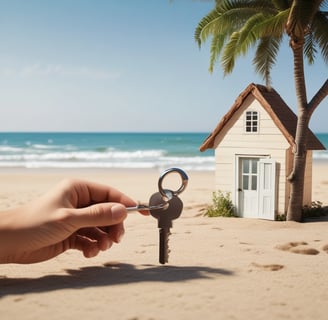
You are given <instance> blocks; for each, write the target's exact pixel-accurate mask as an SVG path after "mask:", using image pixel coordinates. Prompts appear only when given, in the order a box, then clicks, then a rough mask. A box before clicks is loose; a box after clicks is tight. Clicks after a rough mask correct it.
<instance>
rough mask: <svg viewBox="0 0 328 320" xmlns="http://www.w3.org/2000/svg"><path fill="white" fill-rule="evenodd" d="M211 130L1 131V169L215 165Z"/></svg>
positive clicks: (210, 167) (209, 167)
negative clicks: (204, 147)
mask: <svg viewBox="0 0 328 320" xmlns="http://www.w3.org/2000/svg"><path fill="white" fill-rule="evenodd" d="M207 136H208V133H86V132H84V133H79V132H75V133H48V132H41V133H40V132H37V133H23V132H20V133H12V132H11V133H5V132H3V133H0V168H1V167H23V168H134V169H138V168H143V169H146V168H159V169H163V168H167V167H173V166H178V167H183V168H184V169H186V170H213V169H214V152H213V150H209V151H206V152H200V151H199V147H200V145H201V144H202V143H203V141H204V140H205V138H206V137H207Z"/></svg>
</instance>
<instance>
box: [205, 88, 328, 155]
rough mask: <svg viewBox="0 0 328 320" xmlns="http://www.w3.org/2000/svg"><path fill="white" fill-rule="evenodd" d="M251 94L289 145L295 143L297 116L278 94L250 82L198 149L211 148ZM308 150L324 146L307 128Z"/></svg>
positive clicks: (320, 148)
mask: <svg viewBox="0 0 328 320" xmlns="http://www.w3.org/2000/svg"><path fill="white" fill-rule="evenodd" d="M248 95H253V96H254V97H255V99H257V100H258V101H259V102H260V104H261V105H262V107H263V108H264V109H265V110H266V111H267V112H268V113H269V115H270V116H271V118H272V120H273V121H274V123H275V124H276V126H277V127H278V128H279V129H280V131H281V132H282V134H283V135H284V136H285V138H286V139H287V141H288V142H289V144H290V145H291V146H294V145H295V133H296V125H297V116H296V115H295V113H294V112H293V111H292V110H291V109H290V108H289V107H288V106H287V104H286V103H285V101H284V100H283V99H282V98H281V97H280V95H279V94H278V93H277V92H276V91H275V90H274V89H273V88H271V89H270V90H268V89H267V87H265V86H263V85H259V84H254V83H251V84H249V85H248V87H247V88H246V89H245V90H244V91H243V92H242V93H241V94H240V95H239V96H238V97H237V99H236V100H235V102H234V104H233V105H232V107H231V108H230V110H229V111H228V112H227V113H226V114H225V115H224V116H223V118H222V119H221V121H220V122H219V123H218V125H217V126H216V128H215V129H214V131H213V132H212V133H211V134H210V135H209V136H208V137H207V138H206V139H205V141H204V142H203V144H202V145H201V146H200V151H205V150H207V149H210V148H213V146H214V141H215V137H216V136H217V135H218V134H219V133H220V132H221V130H222V129H223V128H224V126H225V125H226V124H227V123H228V121H229V120H230V119H231V117H232V116H233V115H234V113H235V112H236V111H237V110H238V109H239V108H240V107H241V106H242V105H243V102H244V101H245V99H246V98H247V97H248ZM308 130H309V132H308V145H307V148H308V150H325V149H326V148H325V147H324V146H323V144H322V143H321V142H320V141H319V139H318V138H317V137H316V136H315V135H314V133H313V132H312V131H311V130H310V129H308Z"/></svg>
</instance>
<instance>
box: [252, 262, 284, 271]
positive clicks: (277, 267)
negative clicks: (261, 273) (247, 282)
mask: <svg viewBox="0 0 328 320" xmlns="http://www.w3.org/2000/svg"><path fill="white" fill-rule="evenodd" d="M252 266H253V267H256V268H259V269H262V270H265V271H278V270H281V269H283V268H284V266H283V265H281V264H259V263H256V262H252Z"/></svg>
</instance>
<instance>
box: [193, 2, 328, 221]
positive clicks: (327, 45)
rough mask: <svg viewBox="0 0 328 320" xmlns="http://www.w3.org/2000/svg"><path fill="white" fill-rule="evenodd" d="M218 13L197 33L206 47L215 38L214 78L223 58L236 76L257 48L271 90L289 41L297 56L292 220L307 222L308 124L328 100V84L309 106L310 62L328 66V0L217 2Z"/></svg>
mask: <svg viewBox="0 0 328 320" xmlns="http://www.w3.org/2000/svg"><path fill="white" fill-rule="evenodd" d="M215 2H216V4H215V8H214V9H213V10H212V11H211V12H210V13H209V14H208V15H207V16H205V17H204V18H203V19H202V20H201V21H200V22H199V24H198V26H197V28H196V30H195V39H196V41H197V42H198V44H199V46H200V47H201V45H202V43H203V42H205V41H206V40H207V39H208V38H209V37H212V41H211V50H210V67H209V70H210V72H212V71H213V69H214V66H215V64H216V63H217V60H218V59H219V58H220V62H221V66H222V68H223V72H224V75H227V74H229V73H231V72H232V71H233V68H234V65H235V60H236V59H237V58H238V57H239V56H240V55H245V54H246V53H247V52H248V50H249V49H250V48H255V55H254V58H253V65H254V66H255V70H256V72H258V73H259V74H260V75H261V76H262V77H263V79H264V80H265V82H266V86H267V87H268V88H270V85H271V78H270V73H271V69H272V67H273V66H274V65H275V63H276V58H277V54H278V51H279V47H280V45H281V43H282V42H283V40H284V39H286V36H287V38H288V39H289V45H290V48H291V50H292V53H293V61H294V82H295V92H296V97H297V107H298V112H297V113H298V114H297V116H298V122H297V128H296V136H295V146H294V150H293V152H294V162H293V169H292V172H291V174H290V175H289V177H288V180H289V182H290V184H291V192H290V201H289V205H288V210H287V220H293V221H301V219H302V204H303V187H304V172H305V164H306V153H307V132H308V124H309V121H310V118H311V116H312V114H313V112H314V110H315V109H316V108H317V107H318V105H319V104H320V103H321V101H322V100H323V99H324V98H325V97H326V96H327V95H328V79H327V80H326V81H325V82H324V84H323V85H322V86H321V88H319V90H318V91H317V93H316V94H315V95H314V96H313V97H312V99H311V100H310V101H309V100H308V98H307V94H306V85H305V74H304V60H305V59H306V60H307V61H308V63H309V64H312V63H313V62H314V60H315V58H316V56H317V54H318V51H319V53H320V54H321V56H322V58H323V60H324V62H325V63H327V64H328V11H327V7H328V0H216V1H215Z"/></svg>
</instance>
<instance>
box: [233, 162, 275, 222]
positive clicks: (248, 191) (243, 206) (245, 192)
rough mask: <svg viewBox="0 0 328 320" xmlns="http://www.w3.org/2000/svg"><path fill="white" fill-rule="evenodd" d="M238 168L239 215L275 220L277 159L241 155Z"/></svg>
mask: <svg viewBox="0 0 328 320" xmlns="http://www.w3.org/2000/svg"><path fill="white" fill-rule="evenodd" d="M238 170H239V172H238V215H239V216H241V217H244V218H260V219H269V220H274V219H275V204H276V187H275V184H276V181H275V180H276V179H275V177H276V163H275V161H274V160H272V159H260V158H259V157H240V158H239V161H238Z"/></svg>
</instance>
